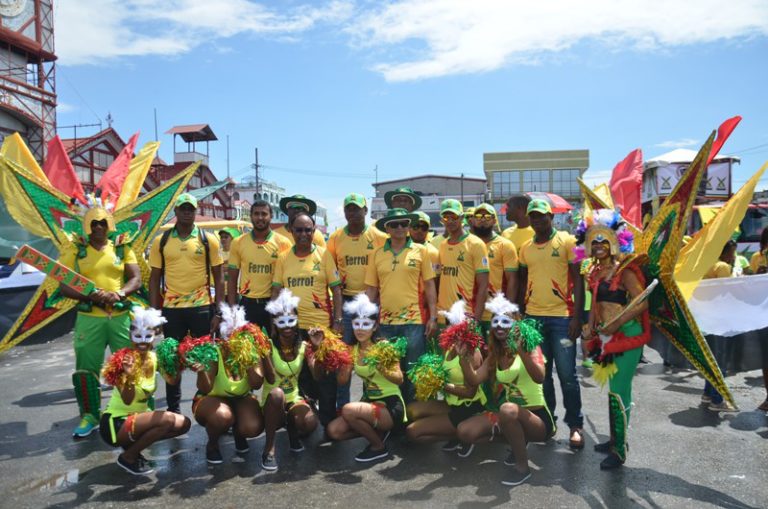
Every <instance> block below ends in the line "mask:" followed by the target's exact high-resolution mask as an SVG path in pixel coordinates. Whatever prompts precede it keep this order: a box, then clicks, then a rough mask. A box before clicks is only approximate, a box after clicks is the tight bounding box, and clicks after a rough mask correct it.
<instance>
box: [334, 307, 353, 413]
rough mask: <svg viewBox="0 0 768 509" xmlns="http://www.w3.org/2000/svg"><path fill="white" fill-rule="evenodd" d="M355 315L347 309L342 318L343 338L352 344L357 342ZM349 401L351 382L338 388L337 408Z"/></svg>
mask: <svg viewBox="0 0 768 509" xmlns="http://www.w3.org/2000/svg"><path fill="white" fill-rule="evenodd" d="M348 300H351V298H350V299H348V298H347V297H346V296H345V297H344V302H347V301H348ZM353 317H354V315H353V314H351V313H347V312H346V311H342V318H343V319H344V323H343V324H342V326H343V335H342V337H341V340H342V341H344V342H345V343H346V344H348V345H351V344H353V343H354V342H355V333H354V332H353V331H352V318H353ZM351 381H352V378H351V377H350V382H351ZM347 403H349V383H347V384H346V385H339V386H337V388H336V408H341V407H343V406H344V405H346V404H347Z"/></svg>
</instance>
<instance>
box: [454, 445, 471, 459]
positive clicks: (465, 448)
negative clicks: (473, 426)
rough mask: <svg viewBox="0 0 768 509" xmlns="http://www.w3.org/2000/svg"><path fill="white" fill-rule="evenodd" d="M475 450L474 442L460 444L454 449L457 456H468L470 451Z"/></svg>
mask: <svg viewBox="0 0 768 509" xmlns="http://www.w3.org/2000/svg"><path fill="white" fill-rule="evenodd" d="M474 450H475V444H461V445H460V446H459V448H458V449H457V451H456V454H458V455H459V458H468V457H469V455H470V454H472V451H474Z"/></svg>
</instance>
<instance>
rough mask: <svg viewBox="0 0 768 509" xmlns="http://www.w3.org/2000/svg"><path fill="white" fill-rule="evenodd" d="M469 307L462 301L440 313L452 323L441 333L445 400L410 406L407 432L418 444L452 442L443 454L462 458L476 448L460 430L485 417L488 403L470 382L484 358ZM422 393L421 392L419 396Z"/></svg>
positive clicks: (476, 327) (417, 402)
mask: <svg viewBox="0 0 768 509" xmlns="http://www.w3.org/2000/svg"><path fill="white" fill-rule="evenodd" d="M465 308H466V303H465V302H464V301H463V300H459V301H457V302H455V303H454V304H453V305H452V306H451V309H450V310H449V311H447V312H446V311H440V313H441V314H443V315H445V317H446V318H447V320H448V322H449V323H450V324H451V325H450V326H449V327H447V328H445V329H443V331H442V332H441V333H440V348H441V349H442V350H443V351H444V352H445V355H444V357H443V363H442V369H443V370H444V371H445V374H446V376H445V380H444V384H443V387H442V392H443V393H444V394H445V399H444V400H441V401H437V400H431V401H415V402H413V403H411V404H409V405H408V419H409V421H411V423H410V424H409V425H408V427H407V428H406V430H405V432H406V435H407V436H408V439H409V440H412V441H414V442H434V441H439V440H448V442H447V443H446V444H444V445H443V451H445V452H452V451H457V454H458V455H459V456H460V457H462V458H466V457H467V456H469V455H470V454H471V453H472V449H473V447H472V446H471V444H462V443H461V442H460V441H459V439H458V435H457V433H456V430H457V429H458V427H459V425H460V424H461V423H462V422H464V421H465V420H467V419H469V418H470V417H472V416H475V415H478V414H482V413H483V411H484V409H485V407H484V405H485V402H486V396H485V393H484V392H483V391H482V389H481V388H480V386H479V385H478V384H475V383H472V381H470V380H468V379H467V374H469V373H472V372H473V370H477V369H478V368H479V367H480V365H481V364H482V362H483V356H482V355H481V353H480V349H479V348H478V346H479V345H480V343H481V342H482V337H481V336H480V335H479V332H478V331H479V327H478V326H477V322H475V321H474V320H471V321H470V320H467V316H466V315H465V312H464V310H465ZM409 374H410V372H409ZM414 385H415V384H414ZM418 392H419V390H418V389H417V397H418Z"/></svg>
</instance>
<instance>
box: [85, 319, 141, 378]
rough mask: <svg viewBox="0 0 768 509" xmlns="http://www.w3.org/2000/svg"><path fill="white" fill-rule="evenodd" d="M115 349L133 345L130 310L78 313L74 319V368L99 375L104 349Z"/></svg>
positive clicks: (114, 350)
mask: <svg viewBox="0 0 768 509" xmlns="http://www.w3.org/2000/svg"><path fill="white" fill-rule="evenodd" d="M107 346H109V349H110V350H111V351H112V353H114V352H116V351H118V350H120V349H121V348H126V347H129V346H131V314H130V313H127V312H124V313H120V314H115V315H112V316H93V315H87V314H85V313H78V314H77V320H76V321H75V340H74V347H75V369H77V370H85V371H90V372H91V373H94V374H95V375H96V377H97V378H98V377H100V376H101V375H100V373H101V367H102V365H103V364H104V350H105V349H106V348H107Z"/></svg>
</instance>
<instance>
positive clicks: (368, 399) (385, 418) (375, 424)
mask: <svg viewBox="0 0 768 509" xmlns="http://www.w3.org/2000/svg"><path fill="white" fill-rule="evenodd" d="M344 311H345V312H347V313H349V314H350V315H352V331H353V333H354V338H355V341H354V343H353V344H354V348H353V355H352V358H353V365H352V366H349V367H345V368H343V369H342V370H341V375H340V378H339V384H341V383H342V382H345V383H347V382H349V379H350V377H351V376H352V370H353V369H354V371H355V373H356V374H357V376H359V377H360V378H362V379H363V398H362V400H360V401H358V402H351V403H347V404H346V405H344V406H343V407H342V409H341V415H340V416H339V417H337V418H336V419H334V420H333V421H331V422H330V423H329V424H328V427H327V433H328V436H329V437H330V438H332V439H333V440H349V439H352V438H356V437H363V438H365V439H366V440H368V444H369V445H368V446H367V447H366V448H365V449H363V450H362V451H361V452H360V453H359V454H358V455H357V456H355V461H359V462H361V463H365V462H369V461H376V460H380V459H384V458H387V457H389V450H388V449H387V445H386V443H385V441H386V439H387V437H388V436H389V434H390V432H391V431H396V430H399V429H402V428H403V426H404V425H405V403H404V402H403V396H402V394H401V393H400V385H401V384H402V383H403V372H402V371H401V370H400V358H401V357H403V356H404V355H405V351H406V348H407V339H405V338H402V340H400V341H399V342H398V343H390V342H389V341H387V340H386V339H383V338H382V339H379V340H378V341H375V342H374V340H373V337H374V333H375V332H376V331H377V327H376V326H377V325H378V324H377V321H378V320H377V317H378V315H379V307H378V306H377V305H376V304H374V303H373V302H371V301H370V299H369V298H368V296H367V295H366V294H364V293H361V294H358V295H356V296H355V298H354V299H353V300H351V301H349V302H346V303H345V304H344Z"/></svg>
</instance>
